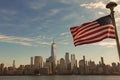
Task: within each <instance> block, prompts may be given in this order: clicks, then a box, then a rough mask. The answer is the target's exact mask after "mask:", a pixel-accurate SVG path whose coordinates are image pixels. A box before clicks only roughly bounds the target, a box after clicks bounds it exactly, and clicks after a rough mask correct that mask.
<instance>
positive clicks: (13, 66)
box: [13, 60, 15, 69]
mask: <svg viewBox="0 0 120 80" xmlns="http://www.w3.org/2000/svg"><path fill="white" fill-rule="evenodd" d="M13 69H15V60H13Z"/></svg>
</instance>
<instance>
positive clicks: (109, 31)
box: [70, 15, 115, 46]
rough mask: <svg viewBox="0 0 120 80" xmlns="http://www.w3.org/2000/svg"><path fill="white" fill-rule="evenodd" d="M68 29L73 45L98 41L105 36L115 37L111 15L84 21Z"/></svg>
mask: <svg viewBox="0 0 120 80" xmlns="http://www.w3.org/2000/svg"><path fill="white" fill-rule="evenodd" d="M70 31H71V34H72V36H73V40H74V45H75V46H78V45H83V44H90V43H95V42H99V41H102V40H103V39H106V38H112V39H115V27H114V26H113V24H112V18H111V15H107V16H104V17H101V18H99V19H97V20H95V21H92V22H88V23H84V24H82V25H81V26H75V27H71V28H70Z"/></svg>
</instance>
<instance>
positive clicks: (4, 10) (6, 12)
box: [0, 9, 17, 15]
mask: <svg viewBox="0 0 120 80" xmlns="http://www.w3.org/2000/svg"><path fill="white" fill-rule="evenodd" d="M0 13H2V14H7V15H15V14H16V13H17V12H16V11H14V10H7V9H1V10H0Z"/></svg>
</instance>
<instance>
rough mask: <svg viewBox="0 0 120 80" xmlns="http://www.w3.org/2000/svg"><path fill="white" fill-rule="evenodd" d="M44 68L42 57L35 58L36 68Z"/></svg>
mask: <svg viewBox="0 0 120 80" xmlns="http://www.w3.org/2000/svg"><path fill="white" fill-rule="evenodd" d="M42 67H43V58H42V56H35V58H34V68H35V69H39V68H42Z"/></svg>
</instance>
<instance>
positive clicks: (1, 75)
mask: <svg viewBox="0 0 120 80" xmlns="http://www.w3.org/2000/svg"><path fill="white" fill-rule="evenodd" d="M0 76H120V74H77V75H76V74H65V75H62V74H61V75H58V74H57V75H0Z"/></svg>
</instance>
